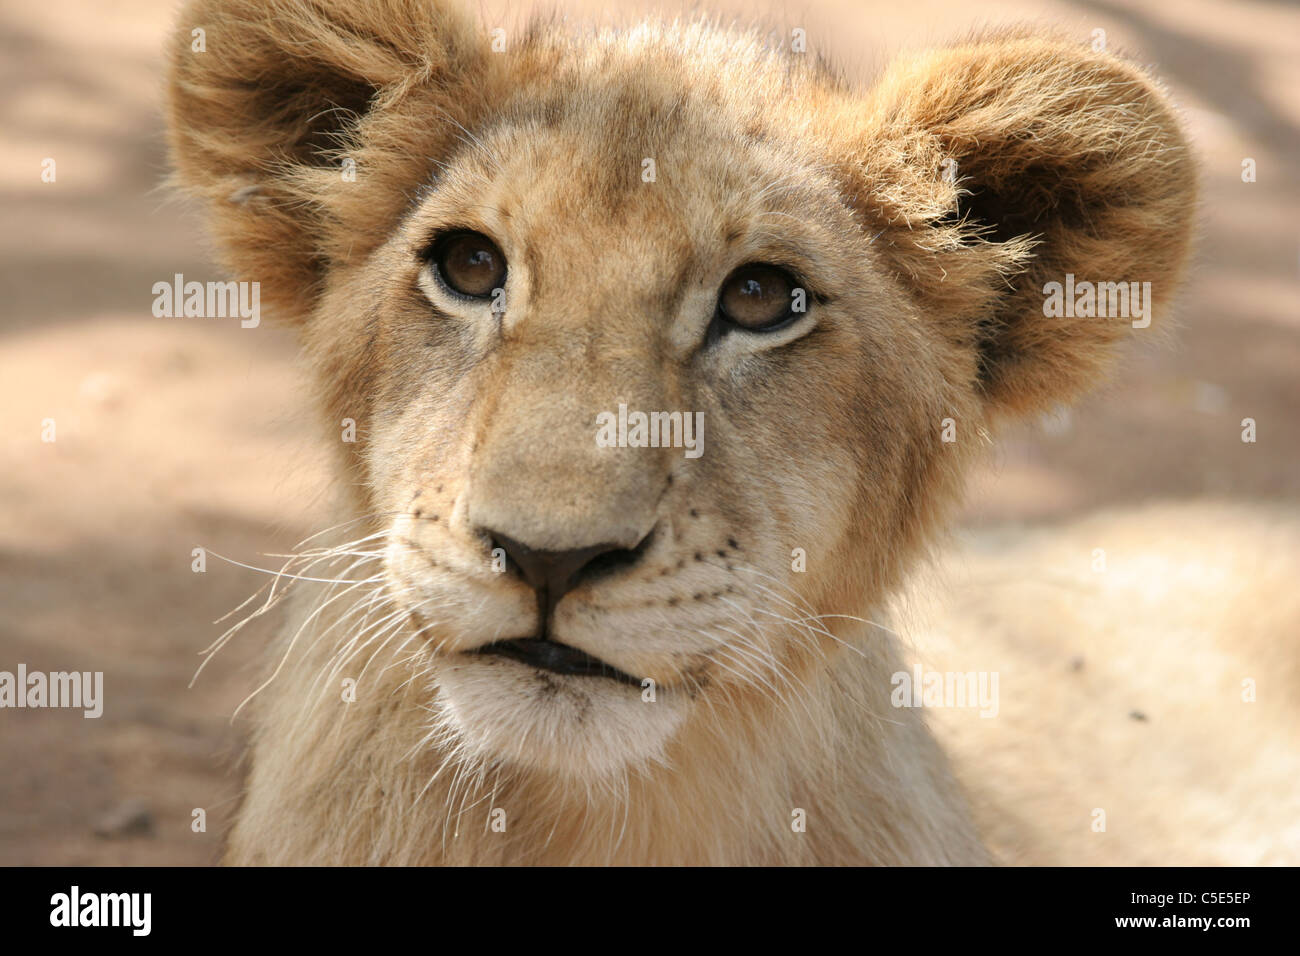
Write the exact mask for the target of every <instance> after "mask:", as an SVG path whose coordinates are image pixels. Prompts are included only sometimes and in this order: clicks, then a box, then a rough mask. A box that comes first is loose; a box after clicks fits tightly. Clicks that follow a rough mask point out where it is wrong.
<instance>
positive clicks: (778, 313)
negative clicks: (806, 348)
mask: <svg viewBox="0 0 1300 956" xmlns="http://www.w3.org/2000/svg"><path fill="white" fill-rule="evenodd" d="M795 289H796V285H795V281H794V278H793V277H792V276H791V275H790V273H788V272H786V271H785V270H784V269H778V268H777V267H776V266H765V265H748V266H741V267H740V268H739V269H737V270H736V271H735V272H733V273H732V274H731V275H730V276H729V277H728V278H727V281H726V282H724V283H722V291H721V292H719V293H718V311H719V312H720V313H721V314H722V317H723V318H724V319H726V320H727V321H728V322H731V323H733V324H734V325H738V326H740V327H741V328H742V329H749V330H750V331H751V332H770V331H772V330H773V329H777V328H780V327H781V326H783V325H785V324H786V323H787V322H789V321H790V320H791V319H793V318H794V316H795V313H794V311H793V308H792V306H793V303H794V292H795Z"/></svg>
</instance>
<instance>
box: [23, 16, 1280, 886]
mask: <svg viewBox="0 0 1300 956" xmlns="http://www.w3.org/2000/svg"><path fill="white" fill-rule="evenodd" d="M175 6H176V5H175V4H173V3H172V2H169V0H117V2H115V3H113V4H91V3H85V2H74V0H43V2H41V3H39V4H20V3H18V2H16V0H6V2H5V3H4V4H3V5H2V6H0V49H2V50H3V58H2V59H0V81H2V83H3V89H4V91H5V92H4V94H3V99H2V100H0V116H2V118H3V121H2V122H0V143H2V144H3V155H4V159H5V162H4V163H3V164H2V166H0V177H2V178H0V193H2V194H3V207H4V213H5V226H4V228H3V229H2V230H0V303H2V305H0V343H2V344H0V501H3V505H0V670H10V671H12V670H14V669H15V668H16V666H17V664H18V663H19V662H23V663H26V664H27V666H28V668H29V669H31V670H45V671H52V670H72V669H75V670H81V671H87V670H88V671H103V672H104V675H105V678H104V680H105V697H106V704H105V708H104V714H103V716H102V717H101V718H99V719H97V720H92V719H84V718H83V717H82V716H81V713H80V712H79V711H67V710H62V711H58V710H46V711H32V710H25V711H17V710H6V711H3V712H0V768H3V769H2V770H0V864H38V863H39V864H146V863H149V864H203V863H207V862H210V861H212V860H213V859H214V856H215V854H216V852H217V849H218V846H219V838H220V833H221V830H222V827H223V824H224V822H225V820H226V818H227V815H228V812H229V808H230V807H231V805H232V802H233V800H234V797H235V795H236V792H237V778H236V776H235V774H234V768H233V765H232V756H233V755H234V754H235V753H237V751H238V744H239V740H240V735H241V734H242V733H243V732H244V728H243V726H242V725H241V723H240V722H239V721H235V722H234V723H233V724H232V722H231V721H230V719H229V715H230V714H231V713H232V712H233V710H234V709H235V707H236V706H237V705H238V703H239V702H240V700H242V699H243V697H244V696H245V695H246V694H247V693H248V692H249V691H250V690H251V689H252V688H253V687H254V686H255V683H254V679H253V675H254V671H253V663H254V661H255V660H256V658H257V651H258V648H259V644H260V642H261V641H262V640H263V639H264V638H265V636H266V631H265V629H262V630H256V629H254V630H251V631H248V632H246V633H245V634H243V635H242V636H241V637H240V639H239V640H237V641H235V642H234V643H233V644H232V645H231V646H230V647H229V648H227V649H226V650H225V651H223V653H222V654H221V655H220V656H218V657H217V658H216V659H215V661H214V662H213V664H212V665H211V667H209V668H208V669H207V670H206V671H205V672H204V674H203V675H202V677H201V678H200V679H199V680H198V681H197V683H196V684H195V685H194V686H193V687H192V688H190V687H189V686H188V685H189V682H190V679H191V677H192V676H193V674H194V670H195V668H196V666H197V664H198V662H199V660H200V658H199V656H198V655H199V652H200V651H201V650H202V649H203V648H204V647H206V646H207V645H208V644H209V643H210V642H211V641H212V640H213V639H214V638H215V637H216V636H217V634H219V633H220V628H218V627H215V626H214V625H213V623H212V622H213V621H214V620H215V619H216V618H218V617H220V616H221V615H222V614H224V613H225V612H226V611H228V610H230V609H231V608H233V607H234V606H235V605H237V604H239V603H240V602H241V601H242V600H243V599H244V598H245V597H247V596H248V595H249V594H250V593H251V592H252V591H253V590H254V589H255V588H256V587H257V586H258V585H259V584H260V581H259V580H258V576H257V575H256V574H254V573H253V572H249V571H245V570H241V569H239V568H236V567H233V566H229V565H225V564H223V563H222V562H221V561H218V560H212V561H210V563H209V566H208V570H207V571H206V573H202V574H199V573H194V572H193V571H192V570H191V550H192V549H193V548H195V547H198V546H204V547H207V548H210V549H212V550H213V551H216V552H219V553H220V554H223V555H228V556H231V557H233V558H236V559H238V560H241V561H247V562H252V563H260V564H262V565H263V566H269V565H270V564H271V563H272V562H273V560H274V559H271V558H259V555H261V554H263V553H267V552H277V551H283V550H286V549H287V548H288V547H289V546H291V545H293V544H294V543H295V542H296V541H298V540H299V539H301V538H303V537H305V536H306V535H308V534H310V533H311V532H312V531H314V530H317V529H318V528H319V527H320V525H321V523H322V520H323V506H322V502H323V501H324V496H325V478H326V475H325V470H324V466H323V461H324V458H323V453H322V450H321V448H320V447H318V446H317V445H316V444H315V443H314V441H313V438H312V435H311V431H310V429H309V428H308V426H307V415H308V412H307V406H306V402H305V398H304V394H303V392H302V390H301V387H300V385H301V383H300V379H299V372H298V369H297V365H296V362H295V357H294V344H293V341H292V339H291V337H290V336H289V335H288V334H287V333H285V332H283V331H282V330H279V329H276V328H274V327H272V326H271V325H269V324H267V323H265V322H264V323H263V325H262V326H261V327H259V328H257V329H241V328H240V327H239V325H238V322H237V321H233V320H221V319H157V318H154V317H153V316H152V314H151V310H150V306H151V303H152V299H153V296H152V294H151V287H152V285H153V283H155V282H157V281H160V280H169V279H170V277H171V276H173V275H174V274H175V273H183V274H184V275H185V276H186V278H187V279H188V278H194V279H199V280H207V279H216V278H220V277H221V276H220V273H219V271H218V270H217V268H216V266H215V265H214V264H213V261H212V259H211V258H210V256H209V255H208V253H207V251H206V246H205V243H204V241H203V239H202V230H201V224H200V222H199V219H198V217H197V216H196V214H195V211H194V210H193V209H192V208H191V207H190V206H188V205H187V204H186V203H185V202H182V201H178V200H176V199H175V198H173V197H170V196H169V195H168V194H167V192H166V191H165V190H164V189H162V188H161V183H162V180H163V178H164V175H165V172H166V158H165V151H164V147H163V136H162V128H161V120H160V113H159V104H160V100H161V85H162V80H161V58H160V49H161V46H162V41H163V37H164V35H165V32H166V31H167V29H168V28H169V25H170V23H171V21H172V18H173V16H174V14H175V10H174V7H175ZM551 6H558V7H559V8H560V9H562V10H564V11H566V12H569V13H570V18H571V19H572V20H573V21H575V22H586V21H590V20H597V21H600V22H609V21H610V20H612V19H616V18H626V17H628V16H631V15H634V14H637V13H645V12H648V11H654V12H659V13H661V14H665V15H667V16H673V15H677V14H680V13H682V12H685V11H688V10H689V9H694V7H693V6H692V7H689V8H688V7H686V6H683V5H681V4H656V3H651V2H644V0H635V2H627V0H619V3H618V4H617V5H613V4H599V3H594V2H587V3H571V2H564V3H558V4H553V5H551ZM746 6H747V5H746V4H742V3H737V2H723V0H708V2H706V3H703V4H702V5H701V6H700V8H701V9H704V10H707V11H716V12H719V13H721V14H722V15H723V16H724V17H730V16H732V15H735V16H737V17H738V18H742V19H745V18H748V17H749V16H750V14H749V13H748V12H747V10H746ZM612 8H616V12H615V11H614V9H612ZM481 9H482V10H483V11H484V12H483V15H482V19H483V22H484V23H485V24H486V25H488V26H489V27H491V26H496V25H506V26H507V27H508V26H509V25H510V24H512V23H517V22H518V21H519V19H520V18H521V16H522V15H523V13H524V12H525V11H526V10H527V9H528V7H527V6H523V7H520V6H511V7H506V6H505V5H502V4H500V3H493V4H484V5H482V6H481ZM764 9H766V11H767V13H766V15H765V16H766V22H767V23H770V24H771V25H773V26H774V27H776V28H779V29H781V30H782V31H783V32H785V33H786V34H788V32H789V30H790V29H792V28H793V27H796V26H797V27H802V28H804V29H805V30H807V35H808V37H809V43H810V45H811V46H813V47H818V48H824V49H826V50H827V52H828V53H829V54H830V55H831V56H832V57H833V58H835V59H837V60H838V61H840V62H842V63H844V64H846V65H847V67H848V69H849V70H850V72H851V73H852V74H853V75H855V76H856V77H858V78H861V79H865V78H867V77H869V76H870V75H871V73H872V71H873V70H874V69H875V68H876V67H877V66H878V65H879V64H880V63H881V62H883V61H884V59H886V58H887V57H888V55H889V53H890V52H891V51H893V50H896V49H900V48H905V47H914V46H918V45H922V44H925V43H929V42H940V41H942V40H943V39H945V38H948V37H952V36H954V35H958V34H960V33H963V32H966V31H968V30H969V29H971V28H973V27H978V26H984V25H988V24H994V23H1002V22H1014V21H1025V20H1033V21H1042V22H1046V23H1053V24H1057V25H1059V26H1060V27H1062V28H1063V29H1065V30H1066V31H1068V32H1069V33H1070V34H1071V35H1074V36H1077V37H1078V38H1079V40H1080V42H1081V43H1083V42H1087V41H1088V40H1089V38H1090V37H1091V36H1092V34H1093V31H1094V30H1096V29H1103V30H1105V31H1106V35H1107V43H1108V45H1110V46H1111V47H1112V48H1119V49H1124V50H1127V51H1129V52H1130V53H1131V54H1132V55H1133V56H1135V57H1136V58H1137V59H1139V60H1140V61H1142V62H1145V63H1149V64H1150V65H1152V66H1153V67H1154V68H1155V70H1156V71H1157V72H1158V73H1159V74H1160V75H1161V76H1162V77H1164V78H1165V80H1166V81H1167V82H1168V84H1169V86H1170V87H1171V89H1172V90H1173V92H1174V95H1175V97H1176V98H1177V100H1178V102H1179V104H1180V105H1181V106H1182V107H1183V108H1184V109H1185V111H1186V113H1187V117H1188V120H1189V123H1190V125H1191V128H1192V130H1193V134H1194V138H1195V141H1196V145H1197V148H1198V150H1199V151H1200V154H1201V157H1202V159H1203V161H1204V184H1203V191H1204V215H1203V226H1202V232H1203V237H1202V242H1201V247H1200V252H1199V255H1198V259H1197V263H1196V265H1195V268H1194V271H1193V274H1192V276H1191V279H1190V282H1189V283H1188V288H1187V294H1186V296H1185V298H1184V301H1183V303H1182V305H1181V308H1180V314H1179V321H1180V323H1181V331H1180V333H1179V334H1178V335H1177V336H1176V337H1174V338H1173V339H1171V340H1169V341H1167V342H1166V343H1164V344H1161V345H1148V346H1147V347H1145V348H1139V349H1138V350H1137V351H1136V352H1134V353H1133V354H1132V355H1131V356H1130V359H1129V361H1128V362H1127V364H1126V365H1125V367H1124V369H1123V370H1122V372H1121V373H1120V374H1119V375H1118V376H1117V377H1116V379H1115V380H1114V381H1113V382H1112V383H1110V384H1109V385H1108V386H1107V387H1105V388H1103V389H1102V390H1100V391H1099V392H1098V393H1097V394H1095V395H1094V396H1092V397H1091V398H1090V399H1088V400H1087V401H1086V402H1084V403H1083V404H1082V405H1081V406H1079V407H1078V408H1076V409H1075V410H1074V411H1073V412H1072V413H1070V414H1069V415H1067V416H1060V417H1057V418H1054V419H1052V420H1050V421H1045V422H1042V423H1036V424H1034V425H1032V426H1026V427H1024V428H1022V429H1020V430H1017V431H1015V432H1013V433H1009V434H1007V435H1005V436H1003V437H1002V439H1001V440H1000V442H999V443H998V445H997V448H996V451H995V453H994V455H993V456H992V460H991V461H990V463H989V466H988V468H987V469H985V471H984V472H983V473H982V474H981V475H980V476H979V478H978V480H977V481H976V483H975V487H974V493H973V495H972V500H971V504H970V507H969V510H968V514H967V520H968V521H969V522H970V523H972V524H989V523H994V522H1034V523H1041V522H1050V521H1055V520H1058V519H1062V518H1065V517H1068V516H1073V515H1078V514H1081V513H1084V512H1088V511H1090V510H1093V509H1096V508H1098V507H1101V506H1105V505H1116V504H1125V503H1135V502H1142V501H1153V500H1177V499H1185V498H1190V497H1197V496H1209V497H1215V498H1226V499H1236V500H1257V499H1279V498H1281V499H1290V500H1294V499H1296V498H1297V497H1298V496H1300V466H1298V465H1297V457H1296V450H1297V449H1298V448H1300V408H1298V407H1297V405H1298V403H1297V398H1300V385H1298V382H1300V374H1298V373H1300V310H1298V306H1300V284H1298V281H1297V280H1298V275H1297V273H1298V267H1300V261H1298V260H1300V227H1297V225H1296V224H1297V222H1300V216H1298V215H1297V214H1298V213H1300V208H1297V207H1298V206H1300V191H1297V188H1296V185H1295V184H1296V182H1297V176H1298V175H1300V168H1297V165H1298V164H1297V156H1300V135H1298V133H1300V9H1298V8H1296V7H1295V6H1292V5H1290V4H1287V3H1283V2H1268V0H1240V2H1216V0H1179V2H1176V3H1168V2H1151V3H1136V2H1123V0H1111V2H1087V3H1083V2H1080V3H1072V2H1047V3H1022V2H999V3H981V4H978V5H975V4H971V3H969V2H960V0H951V2H949V0H942V2H940V0H909V2H908V3H906V4H897V3H889V4H874V3H873V4H863V3H861V2H854V0H808V2H807V3H787V2H784V0H783V2H772V3H768V4H766V5H765V7H764ZM1248 157H1249V158H1253V159H1254V160H1255V161H1256V168H1257V171H1258V174H1257V175H1258V179H1257V181H1256V182H1253V183H1245V182H1243V181H1242V178H1241V169H1242V161H1243V159H1245V158H1248ZM46 158H53V159H54V160H55V162H56V164H57V166H56V170H57V179H56V181H55V182H53V183H46V182H42V180H41V172H42V163H43V160H45V159H46ZM1245 417H1251V418H1254V419H1255V420H1256V421H1257V422H1258V429H1259V440H1258V442H1257V443H1255V444H1243V443H1242V442H1241V441H1240V437H1239V433H1240V422H1241V419H1243V418H1245ZM46 419H53V420H54V421H55V426H56V438H57V440H56V441H54V442H44V441H42V429H43V422H44V421H45V420H46ZM196 808H202V809H203V810H204V811H205V812H206V832H194V830H193V828H192V826H191V821H192V814H193V811H194V810H195V809H196Z"/></svg>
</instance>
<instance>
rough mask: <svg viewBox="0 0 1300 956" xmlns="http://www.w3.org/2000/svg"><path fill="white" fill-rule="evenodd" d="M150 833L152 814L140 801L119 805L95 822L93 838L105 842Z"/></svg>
mask: <svg viewBox="0 0 1300 956" xmlns="http://www.w3.org/2000/svg"><path fill="white" fill-rule="evenodd" d="M152 833H153V813H152V812H151V811H150V810H149V808H148V807H147V806H145V805H144V803H143V802H142V801H140V800H127V801H126V802H124V803H120V804H118V805H117V806H116V807H114V808H113V809H111V810H109V811H108V812H107V813H105V814H103V815H102V816H101V817H100V818H99V819H98V820H97V821H96V822H95V836H97V837H101V838H103V839H105V840H113V839H117V838H118V837H130V836H149V835H152Z"/></svg>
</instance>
